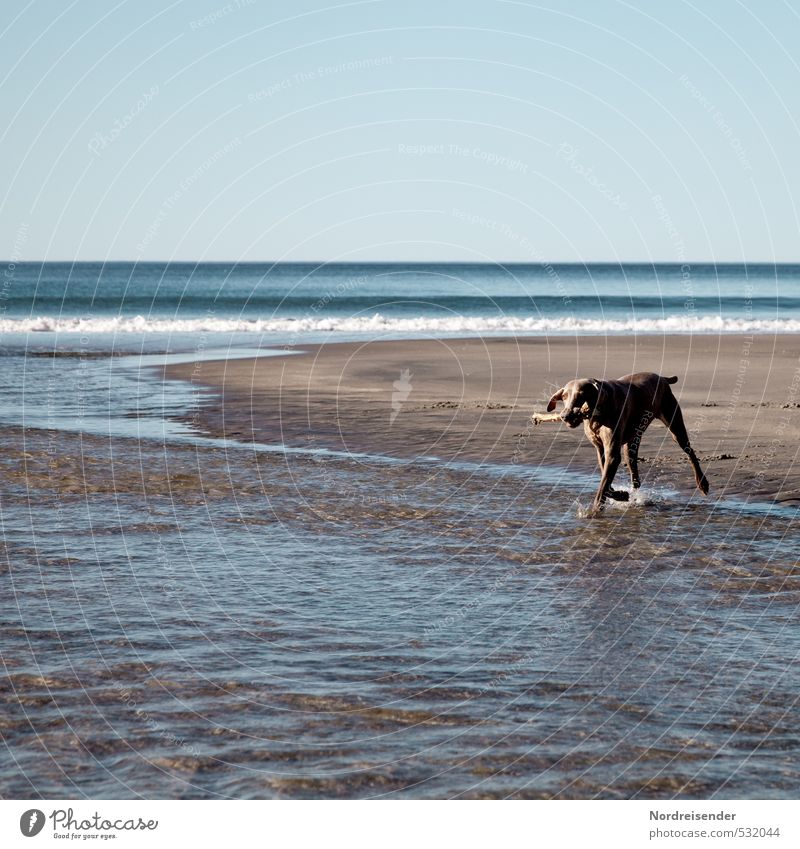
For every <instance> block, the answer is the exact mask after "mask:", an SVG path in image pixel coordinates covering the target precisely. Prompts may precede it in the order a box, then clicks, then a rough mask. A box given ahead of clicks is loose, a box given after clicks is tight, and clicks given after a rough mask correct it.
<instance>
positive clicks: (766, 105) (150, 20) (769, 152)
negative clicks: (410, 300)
mask: <svg viewBox="0 0 800 849" xmlns="http://www.w3.org/2000/svg"><path fill="white" fill-rule="evenodd" d="M4 9H5V10H6V15H5V16H4V17H5V22H3V23H0V106H2V113H3V115H4V116H5V118H6V120H5V121H4V122H3V125H2V129H1V130H0V163H1V164H0V167H1V168H2V179H0V193H2V203H1V205H0V237H1V238H2V245H0V255H2V256H4V257H5V258H6V261H12V262H21V261H33V260H42V259H46V260H62V261H63V260H140V261H164V260H189V261H231V260H236V261H243V262H244V261H328V262H353V261H422V262H426V261H461V262H532V263H547V262H619V261H639V262H678V263H691V262H699V261H712V262H743V261H748V262H796V261H800V251H798V232H800V226H799V224H800V213H799V211H798V204H799V203H800V196H798V194H799V193H798V192H797V191H796V189H798V187H800V156H798V151H799V150H800V109H799V108H798V106H799V105H800V104H799V103H798V100H799V99H800V65H798V61H800V57H798V55H797V51H796V45H797V44H798V43H799V42H800V11H799V10H798V9H797V7H796V6H795V8H792V5H790V3H788V2H783V0H762V2H755V0H751V2H747V3H740V2H736V0H705V2H694V3H689V2H683V1H682V0H675V2H671V3H663V2H630V3H626V2H614V1H613V0H594V2H588V0H575V1H574V2H570V0H567V2H550V3H543V4H538V3H534V2H527V1H526V0H521V1H520V0H479V1H478V2H471V0H461V2H450V0H445V1H444V2H434V0H428V2H420V0H402V2H400V0H364V1H363V2H348V3H338V4H324V3H318V2H309V0H297V2H295V0H293V2H291V3H288V2H282V3H281V2H266V0H231V2H229V3H226V2H223V0H207V2H206V1H205V0H184V2H174V3H169V2H163V0H160V1H159V2H153V0H136V2H134V0H125V2H120V3H117V4H116V5H115V4H114V3H113V0H112V2H108V3H97V2H84V0H76V2H71V3H70V2H68V0H34V2H30V3H27V4H25V3H24V2H21V3H19V4H17V5H15V7H14V8H13V9H10V4H9V5H8V6H6V7H4Z"/></svg>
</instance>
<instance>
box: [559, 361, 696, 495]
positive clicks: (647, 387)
mask: <svg viewBox="0 0 800 849" xmlns="http://www.w3.org/2000/svg"><path fill="white" fill-rule="evenodd" d="M677 382H678V378H677V377H661V375H659V374H653V373H652V372H640V373H639V374H628V375H626V376H625V377H620V378H619V380H587V379H584V380H570V382H569V383H567V384H566V385H565V386H564V387H563V389H559V390H558V392H556V394H555V395H553V397H552V398H551V399H550V402H549V403H548V405H547V411H548V412H549V413H551V412H552V411H553V410H554V409H555V407H556V402H557V401H563V402H564V409H563V410H562V412H561V420H562V421H563V422H565V424H567V425H568V426H569V427H577V426H578V425H579V424H580V423H581V422H583V429H584V431H585V432H586V436H587V437H588V438H589V440H590V441H591V442H592V444H593V445H594V447H595V448H596V449H597V462H598V464H599V465H600V474H601V478H600V487H599V489H598V490H597V494H596V495H595V498H594V503H595V507H599V506H600V505H601V504H602V503H603V501H605V499H606V498H614V499H615V500H617V501H627V500H628V493H627V492H621V491H619V490H615V489H612V488H611V484H612V482H613V481H614V475H616V473H617V469H618V468H619V464H620V460H621V459H622V452H623V451H624V453H625V461H626V462H627V464H628V469H629V470H630V473H631V483H632V484H633V487H634V489H638V487H639V485H640V481H639V465H638V462H637V460H638V456H639V443H640V442H641V439H642V435H643V434H644V432H645V430H647V427H648V425H649V424H650V422H652V421H653V419H661V421H662V422H664V424H665V425H666V426H667V429H668V430H669V432H670V433H671V434H672V438H673V439H674V440H675V441H676V442H677V443H678V445H680V447H681V448H682V449H683V451H684V453H685V454H686V456H687V457H688V458H689V462H690V463H691V464H692V468H693V469H694V477H695V480H696V481H697V487H698V489H699V490H700V491H701V492H702V493H703V494H704V495H707V494H708V481H707V480H706V476H705V475H704V474H703V470H702V469H701V468H700V463H699V462H698V461H697V457H696V456H695V453H694V451H693V450H692V446H691V445H690V444H689V435H688V434H687V433H686V426H685V425H684V423H683V415H682V414H681V408H680V406H679V405H678V402H677V400H676V399H675V396H674V395H673V394H672V390H671V389H670V388H669V385H670V384H671V383H677Z"/></svg>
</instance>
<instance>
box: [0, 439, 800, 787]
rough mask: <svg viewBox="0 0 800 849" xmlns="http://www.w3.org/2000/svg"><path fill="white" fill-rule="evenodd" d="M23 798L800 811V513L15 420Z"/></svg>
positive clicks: (10, 547)
mask: <svg viewBox="0 0 800 849" xmlns="http://www.w3.org/2000/svg"><path fill="white" fill-rule="evenodd" d="M0 474H2V479H3V488H2V493H3V500H2V512H1V514H0V515H1V516H2V542H3V546H4V549H5V552H6V558H4V562H3V566H2V568H3V571H4V574H3V576H2V594H3V605H4V609H5V610H6V616H5V617H4V624H3V625H2V656H3V660H4V663H5V673H6V675H5V677H4V678H3V679H2V684H1V685H0V686H2V690H0V700H2V705H3V708H2V716H3V719H2V720H0V721H1V722H2V735H3V740H4V746H5V749H6V755H7V757H6V758H4V761H3V764H4V765H3V766H2V769H1V770H0V793H2V795H4V796H10V797H35V796H37V795H42V796H48V797H59V796H62V797H63V796H81V795H86V796H92V797H108V798H119V797H126V796H134V795H143V796H149V797H156V798H158V797H210V796H230V797H306V796H310V797H318V796H326V797H338V796H342V797H374V796H386V795H390V796H392V795H394V796H408V797H442V796H516V797H524V796H532V797H552V796H556V797H564V798H568V797H579V798H586V797H595V796H600V797H660V798H663V797H672V796H683V797H693V796H694V797H707V796H713V795H716V796H720V797H725V796H729V797H759V798H761V797H794V796H796V793H797V787H798V780H799V779H800V771H799V770H798V767H797V750H798V746H799V745H800V743H799V742H798V739H797V736H796V732H795V728H794V723H793V717H792V714H793V712H794V711H795V710H796V707H797V699H798V693H799V692H800V678H799V676H798V673H797V665H796V660H797V655H798V649H799V648H800V630H799V629H798V624H797V623H798V619H797V609H798V601H800V584H799V583H798V581H799V580H800V566H798V563H797V558H796V553H795V551H794V545H793V544H792V537H793V534H795V533H796V530H797V520H796V518H795V514H793V513H791V512H789V511H777V510H776V511H765V512H759V511H758V510H757V509H751V508H749V507H748V508H747V509H746V511H745V509H744V508H741V509H740V506H739V505H731V504H727V505H725V504H717V505H714V503H713V502H710V506H709V502H703V503H701V502H700V501H699V500H698V501H697V502H695V501H689V502H684V501H680V500H677V499H674V498H673V497H672V496H671V494H670V493H669V492H662V493H659V492H654V493H650V495H649V497H648V499H647V503H644V504H631V505H618V506H615V507H613V508H611V509H609V510H607V511H606V512H605V514H604V515H603V516H602V517H600V518H597V519H587V518H582V517H581V509H580V505H581V503H582V502H586V503H587V504H588V502H589V500H590V498H591V492H592V487H593V481H592V480H591V479H589V480H586V481H584V480H582V479H581V478H580V477H578V476H574V477H570V478H569V480H570V481H573V482H576V481H577V485H573V487H572V488H570V487H569V486H568V485H567V483H565V480H564V479H563V477H562V476H559V475H558V474H557V473H554V472H544V471H543V472H541V473H534V472H531V471H530V470H523V469H518V468H511V467H509V468H507V469H504V468H502V467H483V468H479V467H471V466H468V465H463V466H458V467H456V466H449V467H448V466H443V465H440V464H437V463H406V462H395V463H385V462H379V461H378V460H377V459H376V460H370V459H369V458H361V459H357V460H356V459H351V460H347V459H343V458H337V457H333V456H330V455H326V454H324V453H322V454H317V455H316V456H309V455H303V454H280V453H276V452H270V451H260V450H259V449H258V447H257V446H247V447H243V446H233V445H225V444H223V443H214V441H213V440H205V441H198V442H196V443H195V444H191V443H189V442H181V441H179V440H177V441H174V442H171V443H170V444H169V445H165V444H164V442H163V440H162V441H161V442H159V441H155V440H154V441H152V442H148V441H139V440H137V439H134V438H130V435H125V434H117V435H113V436H112V437H111V438H108V437H105V438H104V437H101V436H90V435H86V434H83V435H81V434H79V433H69V432H57V433H53V432H48V431H45V430H39V431H28V432H26V433H24V434H23V432H21V431H20V430H16V429H11V430H9V431H8V433H7V437H6V440H5V441H4V444H3V446H2V447H0Z"/></svg>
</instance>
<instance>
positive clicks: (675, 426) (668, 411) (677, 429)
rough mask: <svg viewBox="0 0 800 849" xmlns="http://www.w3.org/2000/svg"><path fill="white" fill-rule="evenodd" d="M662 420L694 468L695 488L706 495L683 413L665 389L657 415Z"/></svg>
mask: <svg viewBox="0 0 800 849" xmlns="http://www.w3.org/2000/svg"><path fill="white" fill-rule="evenodd" d="M659 418H660V419H661V421H662V422H664V424H665V425H666V426H667V429H668V430H669V432H670V434H672V438H673V439H674V440H675V442H677V443H678V445H680V447H681V448H682V449H683V453H684V454H685V455H686V456H687V457H688V458H689V462H690V463H691V464H692V468H693V469H694V479H695V481H696V482H697V488H698V489H699V490H700V492H702V493H703V495H708V481H707V480H706V476H705V475H704V474H703V470H702V469H701V468H700V462H699V460H698V459H697V455H696V454H695V453H694V449H693V448H692V446H691V445H690V444H689V434H688V433H687V432H686V425H685V424H684V423H683V414H682V413H681V408H680V406H679V404H678V402H677V400H676V398H675V396H674V395H673V394H672V391H671V390H669V389H667V391H666V392H665V393H664V396H663V398H662V399H661V415H660V416H659Z"/></svg>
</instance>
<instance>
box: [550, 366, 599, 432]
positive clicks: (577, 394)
mask: <svg viewBox="0 0 800 849" xmlns="http://www.w3.org/2000/svg"><path fill="white" fill-rule="evenodd" d="M604 397H605V391H604V389H603V383H602V381H600V380H594V378H582V379H580V380H570V381H569V383H566V384H564V386H563V387H562V388H561V389H559V390H558V392H556V394H555V395H553V397H552V398H551V399H550V401H549V402H548V404H547V412H548V413H552V412H553V410H555V408H556V402H557V401H563V402H564V409H563V410H562V411H561V420H562V421H563V422H564V423H565V424H566V425H568V426H569V427H577V426H578V425H579V424H580V423H581V422H583V421H586V419H591V418H594V417H596V416H597V415H598V412H599V410H600V408H601V407H602V404H603V400H604Z"/></svg>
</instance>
